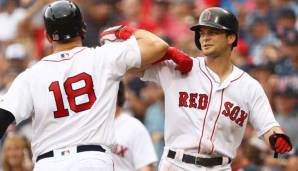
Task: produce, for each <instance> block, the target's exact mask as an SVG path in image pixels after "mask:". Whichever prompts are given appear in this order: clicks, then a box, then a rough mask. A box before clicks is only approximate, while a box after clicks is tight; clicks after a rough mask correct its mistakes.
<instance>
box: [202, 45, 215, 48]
mask: <svg viewBox="0 0 298 171" xmlns="http://www.w3.org/2000/svg"><path fill="white" fill-rule="evenodd" d="M212 46H213V45H212V44H203V48H204V49H209V48H210V47H212Z"/></svg>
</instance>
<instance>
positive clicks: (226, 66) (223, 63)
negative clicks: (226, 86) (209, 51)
mask: <svg viewBox="0 0 298 171" xmlns="http://www.w3.org/2000/svg"><path fill="white" fill-rule="evenodd" d="M206 65H207V66H208V68H210V69H211V70H212V71H213V72H215V73H216V74H217V75H218V76H219V78H220V80H221V81H223V80H225V78H227V76H228V75H229V74H230V73H231V72H232V70H233V64H232V62H231V60H230V56H228V55H225V56H219V57H216V58H213V57H207V59H206Z"/></svg>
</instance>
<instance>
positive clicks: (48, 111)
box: [0, 37, 141, 157]
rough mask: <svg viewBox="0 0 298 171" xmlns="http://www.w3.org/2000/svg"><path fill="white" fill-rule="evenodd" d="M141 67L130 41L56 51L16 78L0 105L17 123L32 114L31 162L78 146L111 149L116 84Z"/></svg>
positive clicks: (133, 44) (137, 53)
mask: <svg viewBox="0 0 298 171" xmlns="http://www.w3.org/2000/svg"><path fill="white" fill-rule="evenodd" d="M140 63H141V57H140V52H139V49H138V45H137V42H136V39H135V38H134V37H133V38H131V39H129V40H128V41H125V42H121V43H113V44H110V45H106V46H104V47H98V48H86V47H77V48H74V49H72V50H69V51H63V52H59V53H56V54H53V55H50V56H47V57H45V58H43V59H42V60H41V61H39V62H38V63H37V64H35V65H34V66H32V67H31V68H30V69H27V70H26V71H25V72H24V73H22V74H20V75H19V76H18V77H17V78H16V80H15V81H14V83H13V84H12V86H11V88H10V90H9V92H8V93H7V95H6V97H5V98H4V100H3V101H4V102H2V103H3V104H1V103H0V106H1V107H3V108H4V109H7V110H8V111H10V112H11V113H13V114H14V116H15V118H16V121H17V123H18V122H20V121H22V120H24V119H26V118H28V117H30V115H31V114H32V112H33V115H32V116H33V136H32V150H33V153H34V157H36V156H37V155H40V154H42V153H45V152H48V151H51V150H53V149H59V148H64V147H68V146H75V145H79V144H101V145H103V146H110V145H112V143H113V140H114V135H113V131H114V130H113V122H114V113H115V107H116V97H117V92H118V86H119V81H120V79H121V77H122V76H123V75H124V73H125V72H126V71H127V70H128V69H130V68H134V67H139V66H140ZM16 96H19V98H18V99H15V98H14V97H16ZM12 102H14V103H12Z"/></svg>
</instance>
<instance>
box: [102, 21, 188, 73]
mask: <svg viewBox="0 0 298 171" xmlns="http://www.w3.org/2000/svg"><path fill="white" fill-rule="evenodd" d="M132 35H134V36H135V37H136V39H137V41H138V44H139V47H140V49H141V55H142V68H140V69H131V70H130V71H129V72H131V73H138V74H140V73H142V71H144V70H145V69H146V68H147V67H149V66H150V65H151V64H156V63H159V62H162V61H164V60H172V61H174V62H175V63H176V65H177V66H176V68H175V69H176V70H179V71H180V72H181V74H187V73H188V72H190V71H191V69H192V66H193V61H192V59H191V57H190V56H189V55H187V54H186V53H184V52H182V51H181V50H179V49H177V48H175V47H166V52H164V51H163V50H164V48H165V46H164V45H162V44H164V43H165V42H164V41H163V40H161V39H160V38H159V37H157V36H155V35H154V34H152V33H150V32H147V31H144V30H136V29H134V28H132V27H128V26H115V27H111V28H108V29H106V30H104V31H103V32H102V33H101V34H99V42H100V44H101V45H104V44H107V43H112V42H118V41H124V40H127V39H129V38H130V37H131V36H132ZM161 51H162V52H163V53H160V52H161ZM161 54H163V55H162V56H159V55H161ZM140 75H142V74H140Z"/></svg>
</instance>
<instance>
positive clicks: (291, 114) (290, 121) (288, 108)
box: [274, 84, 298, 147]
mask: <svg viewBox="0 0 298 171" xmlns="http://www.w3.org/2000/svg"><path fill="white" fill-rule="evenodd" d="M297 99H298V89H297V88H296V87H294V86H293V85H291V84H287V85H285V86H280V87H277V88H276V90H275V98H274V106H275V111H274V113H275V118H276V120H277V121H278V122H279V123H280V125H281V127H282V128H283V129H284V130H285V132H286V133H287V134H288V135H289V137H290V138H291V140H292V144H293V146H294V147H297V146H298V134H297V132H298V124H297V123H298V113H297V112H296V111H295V107H296V106H297V102H298V101H297Z"/></svg>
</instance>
